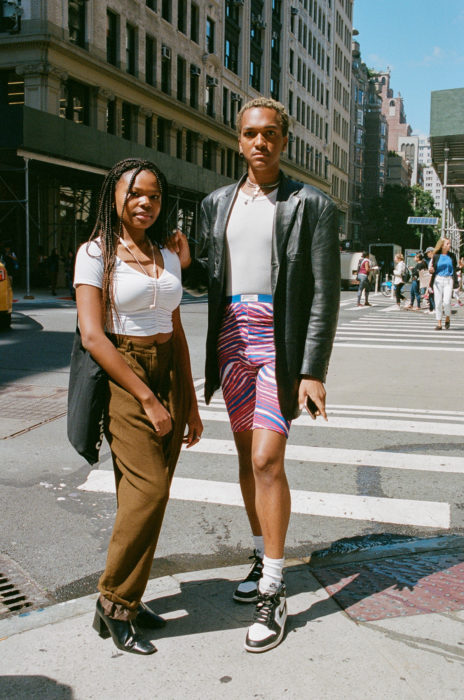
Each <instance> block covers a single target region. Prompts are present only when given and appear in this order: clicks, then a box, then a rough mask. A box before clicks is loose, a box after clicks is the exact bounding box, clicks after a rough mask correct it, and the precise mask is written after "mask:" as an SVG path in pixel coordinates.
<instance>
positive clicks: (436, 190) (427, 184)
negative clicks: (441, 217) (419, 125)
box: [419, 136, 443, 211]
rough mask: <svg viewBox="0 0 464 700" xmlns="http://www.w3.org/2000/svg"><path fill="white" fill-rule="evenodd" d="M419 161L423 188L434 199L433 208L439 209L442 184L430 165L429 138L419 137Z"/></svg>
mask: <svg viewBox="0 0 464 700" xmlns="http://www.w3.org/2000/svg"><path fill="white" fill-rule="evenodd" d="M419 163H420V164H421V166H422V179H423V185H422V186H423V188H424V190H425V191H426V192H429V193H430V194H431V195H432V197H433V201H434V205H435V209H438V210H439V211H441V208H442V196H443V194H442V186H441V182H440V178H439V177H438V175H437V173H436V172H435V168H434V167H433V165H432V148H431V146H430V139H429V138H428V137H425V136H422V137H420V138H419Z"/></svg>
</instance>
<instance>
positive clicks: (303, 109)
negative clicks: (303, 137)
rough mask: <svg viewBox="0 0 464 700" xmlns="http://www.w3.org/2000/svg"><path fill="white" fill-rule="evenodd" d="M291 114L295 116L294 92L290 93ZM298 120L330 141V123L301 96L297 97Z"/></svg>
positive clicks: (326, 140) (314, 132)
mask: <svg viewBox="0 0 464 700" xmlns="http://www.w3.org/2000/svg"><path fill="white" fill-rule="evenodd" d="M288 103H289V110H288V111H289V114H290V116H293V92H292V91H291V90H290V91H289V93H288ZM296 120H297V122H299V123H300V124H302V126H304V127H306V129H308V131H311V133H312V134H314V135H315V136H317V138H319V139H321V141H322V140H324V141H325V142H326V143H328V141H329V125H328V123H327V122H325V121H324V119H323V117H321V116H320V115H319V114H318V113H317V112H316V111H315V110H314V109H312V108H311V107H310V106H309V105H307V104H306V103H305V102H304V101H303V100H302V99H301V98H300V97H297V98H296Z"/></svg>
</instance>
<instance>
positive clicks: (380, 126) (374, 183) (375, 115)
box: [362, 79, 388, 242]
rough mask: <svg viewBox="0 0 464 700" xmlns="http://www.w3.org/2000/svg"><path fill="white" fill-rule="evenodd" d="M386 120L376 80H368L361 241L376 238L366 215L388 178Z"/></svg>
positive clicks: (381, 192)
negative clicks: (362, 238)
mask: <svg viewBox="0 0 464 700" xmlns="http://www.w3.org/2000/svg"><path fill="white" fill-rule="evenodd" d="M387 142H388V123H387V119H386V117H385V115H384V114H383V113H382V98H381V95H380V94H379V87H378V83H377V81H376V80H372V79H370V80H369V83H368V93H367V105H366V113H365V146H364V180H363V194H362V209H363V217H364V225H363V237H364V241H365V242H367V241H370V240H372V239H373V238H374V239H375V237H376V231H374V230H371V228H370V226H369V224H368V223H367V218H368V217H367V214H368V211H369V207H370V205H371V204H372V202H373V200H375V199H376V198H377V197H381V196H382V195H383V191H384V188H385V184H386V178H387V156H388V148H387Z"/></svg>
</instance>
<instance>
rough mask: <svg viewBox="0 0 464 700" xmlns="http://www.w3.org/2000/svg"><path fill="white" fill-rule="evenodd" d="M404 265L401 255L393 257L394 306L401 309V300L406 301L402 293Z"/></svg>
mask: <svg viewBox="0 0 464 700" xmlns="http://www.w3.org/2000/svg"><path fill="white" fill-rule="evenodd" d="M405 273H406V264H405V262H404V257H403V254H402V253H397V254H396V255H395V267H394V269H393V289H394V290H395V298H396V305H397V306H398V308H399V309H400V308H401V300H402V299H406V297H405V296H404V294H403V293H402V291H401V290H402V289H403V284H404V275H405Z"/></svg>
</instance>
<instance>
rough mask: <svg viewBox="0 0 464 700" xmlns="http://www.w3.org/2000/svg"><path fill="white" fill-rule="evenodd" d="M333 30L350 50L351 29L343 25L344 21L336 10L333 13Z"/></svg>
mask: <svg viewBox="0 0 464 700" xmlns="http://www.w3.org/2000/svg"><path fill="white" fill-rule="evenodd" d="M335 31H336V32H337V34H338V36H339V37H340V39H341V40H342V41H343V43H344V44H345V46H346V48H347V49H348V51H351V31H350V29H349V27H347V26H346V25H345V22H344V21H343V19H342V16H341V15H340V13H339V12H338V11H337V12H336V13H335Z"/></svg>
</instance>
